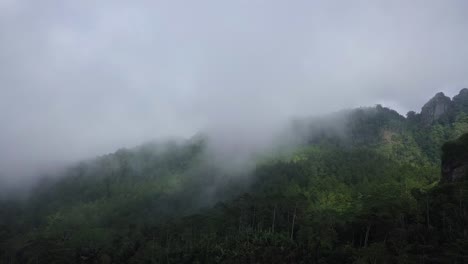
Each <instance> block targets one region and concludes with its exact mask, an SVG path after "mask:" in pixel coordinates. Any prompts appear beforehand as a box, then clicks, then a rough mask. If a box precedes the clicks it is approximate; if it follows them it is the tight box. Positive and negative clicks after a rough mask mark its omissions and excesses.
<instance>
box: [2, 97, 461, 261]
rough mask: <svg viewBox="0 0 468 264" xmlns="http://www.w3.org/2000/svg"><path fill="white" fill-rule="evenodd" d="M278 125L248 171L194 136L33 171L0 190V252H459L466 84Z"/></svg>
mask: <svg viewBox="0 0 468 264" xmlns="http://www.w3.org/2000/svg"><path fill="white" fill-rule="evenodd" d="M285 131H286V132H285V134H287V135H288V137H287V139H286V138H282V137H279V138H278V141H280V143H281V141H283V140H284V142H288V143H287V144H286V143H285V145H288V146H289V147H288V150H287V151H282V150H281V147H280V149H279V151H278V153H274V154H272V153H269V154H267V155H265V156H261V157H255V159H258V160H255V163H256V166H255V167H254V168H253V169H251V170H238V171H230V170H226V169H224V168H223V166H221V165H220V164H217V163H216V162H213V160H214V159H213V156H211V154H210V152H209V151H207V148H208V146H209V140H210V139H209V138H205V137H194V138H192V139H190V140H187V141H184V142H166V143H147V144H144V145H142V146H139V147H136V148H133V149H122V150H119V151H117V152H115V153H113V154H108V155H105V156H102V157H98V158H96V159H93V160H89V161H86V162H82V163H79V164H77V165H76V166H74V167H71V168H68V169H67V170H66V171H64V172H63V173H62V174H63V175H61V176H60V177H57V178H45V179H43V180H42V181H41V183H40V184H39V185H38V186H36V187H35V189H34V190H33V191H32V193H31V194H30V195H29V196H28V198H27V199H23V200H20V199H14V198H12V199H9V200H4V201H1V204H0V262H1V263H464V262H467V261H468V251H467V248H468V230H467V229H466V226H468V225H467V224H468V218H467V216H466V210H467V209H468V208H467V203H466V201H468V200H467V198H468V197H467V195H468V185H467V182H466V181H465V178H464V177H458V176H457V177H451V176H452V175H454V173H453V172H454V170H456V169H457V168H458V169H459V168H460V167H462V168H464V166H465V165H466V164H468V160H467V159H466V153H468V152H467V148H466V138H467V135H466V134H465V133H468V89H463V90H461V92H460V94H459V95H457V96H455V97H454V98H453V99H452V98H449V97H446V96H445V95H444V94H442V93H439V94H437V95H436V96H435V97H434V98H432V99H431V100H430V101H429V102H428V103H427V104H425V105H424V106H423V107H422V110H421V111H420V113H416V112H409V113H408V114H407V117H404V116H401V115H400V114H399V113H398V112H396V111H394V110H392V109H389V108H386V107H382V106H380V105H377V106H375V107H369V108H359V109H353V110H349V111H342V112H339V113H335V114H331V115H328V116H323V117H321V118H310V119H301V120H295V121H294V122H292V123H291V124H290V126H288V127H287V128H286V129H285ZM463 134H465V135H464V136H462V135H463ZM461 136H462V137H461ZM459 137H461V138H460V139H459V140H458V141H453V140H455V139H457V138H459ZM291 138H292V139H293V140H291ZM288 140H289V141H291V142H289V141H288ZM446 142H449V143H447V144H446V145H444V144H445V143H446ZM443 145H444V147H443V148H442V146H443ZM278 146H282V144H278ZM291 148H292V151H291ZM442 151H443V152H442ZM442 162H443V166H442V168H441V164H442ZM460 164H461V165H460ZM441 171H442V172H443V175H444V176H443V178H442V181H439V180H440V179H441V177H442V175H441ZM464 172H465V171H464ZM458 174H459V173H458ZM458 174H457V175H458ZM446 175H449V176H446ZM448 178H450V179H448Z"/></svg>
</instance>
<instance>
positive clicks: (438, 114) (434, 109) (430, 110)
mask: <svg viewBox="0 0 468 264" xmlns="http://www.w3.org/2000/svg"><path fill="white" fill-rule="evenodd" d="M452 109H453V102H452V99H450V97H447V96H445V94H444V93H438V94H436V95H435V96H434V97H433V98H432V99H431V100H429V102H427V103H426V104H425V105H424V106H423V108H422V110H421V121H422V122H423V124H425V125H431V124H433V123H434V122H436V121H445V120H446V119H447V120H448V118H449V115H450V113H451V112H452Z"/></svg>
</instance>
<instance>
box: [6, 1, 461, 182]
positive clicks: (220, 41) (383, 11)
mask: <svg viewBox="0 0 468 264" xmlns="http://www.w3.org/2000/svg"><path fill="white" fill-rule="evenodd" d="M467 11H468V2H467V1H464V0H460V1H450V0H446V1H439V0H434V1H430V0H415V1H406V0H401V1H383V0H382V1H376V0H369V1H308V0H297V1H272V0H265V1H261V0H236V1H215V0H213V1H206V0H199V1H174V0H171V1H106V0H103V1H92V0H80V1H58V0H57V1H52V0H43V1H33V0H30V1H26V0H0V185H3V186H9V185H18V184H23V183H25V182H29V181H30V179H32V178H35V177H37V176H38V175H39V173H38V171H40V170H44V169H51V168H56V167H60V166H63V165H65V164H68V163H70V162H74V161H78V160H81V159H85V158H90V157H93V156H96V155H101V154H104V153H108V152H113V151H115V150H117V149H119V148H121V147H132V146H135V145H138V144H141V143H142V142H145V141H149V140H153V139H164V138H174V137H177V138H178V137H182V138H190V137H191V136H192V135H194V134H196V133H198V132H200V131H202V132H205V133H208V134H210V135H212V136H213V138H215V139H216V140H215V142H217V143H216V144H217V146H219V148H220V149H225V150H227V152H229V149H236V148H241V149H242V148H244V149H248V150H249V151H253V150H255V149H256V148H262V147H264V146H266V145H268V144H269V143H270V141H271V139H272V135H273V134H275V132H276V131H278V128H279V127H281V126H282V125H283V124H284V123H285V122H287V120H290V119H291V118H295V117H298V116H299V117H303V116H309V115H314V116H316V115H320V114H323V113H330V112H334V111H338V110H340V109H342V108H351V107H357V106H372V105H375V104H378V103H380V104H383V105H384V106H389V107H391V108H394V109H396V110H398V111H399V112H400V113H402V114H405V113H406V112H407V111H408V110H419V109H420V107H421V106H422V104H423V103H424V102H426V101H427V100H428V99H429V98H430V97H431V96H432V95H433V94H435V93H436V92H438V91H444V92H445V93H447V94H448V95H450V96H452V95H454V94H455V93H456V92H458V90H460V89H461V88H463V87H468V66H467V64H466V62H467V61H468V46H467V45H466V43H468V16H466V12H467Z"/></svg>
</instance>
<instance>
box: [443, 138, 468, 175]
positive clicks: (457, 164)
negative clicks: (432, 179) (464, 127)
mask: <svg viewBox="0 0 468 264" xmlns="http://www.w3.org/2000/svg"><path fill="white" fill-rule="evenodd" d="M462 180H468V133H467V134H464V135H463V136H461V137H460V138H459V139H457V140H455V141H451V142H447V143H445V144H444V146H443V147H442V182H454V181H462Z"/></svg>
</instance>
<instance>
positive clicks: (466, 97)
mask: <svg viewBox="0 0 468 264" xmlns="http://www.w3.org/2000/svg"><path fill="white" fill-rule="evenodd" d="M453 104H454V106H455V109H456V110H457V112H464V113H468V89H467V88H463V89H462V90H461V91H460V93H459V94H458V95H456V96H455V97H453Z"/></svg>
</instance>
